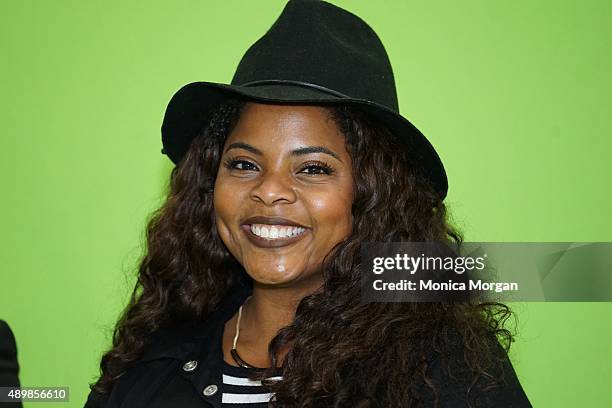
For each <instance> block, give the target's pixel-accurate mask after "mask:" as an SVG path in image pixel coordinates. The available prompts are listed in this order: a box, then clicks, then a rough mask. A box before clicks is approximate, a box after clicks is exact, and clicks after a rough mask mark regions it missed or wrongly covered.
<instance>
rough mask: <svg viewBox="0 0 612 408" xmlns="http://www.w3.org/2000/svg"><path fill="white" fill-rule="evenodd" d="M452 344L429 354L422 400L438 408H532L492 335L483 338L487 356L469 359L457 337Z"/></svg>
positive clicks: (506, 356)
mask: <svg viewBox="0 0 612 408" xmlns="http://www.w3.org/2000/svg"><path fill="white" fill-rule="evenodd" d="M453 340H454V345H453V347H452V348H451V349H450V350H449V351H448V352H447V353H444V354H442V353H436V354H432V355H431V356H430V358H429V360H428V363H427V368H426V375H427V378H428V379H429V380H428V381H427V383H428V384H424V385H423V387H421V390H422V391H423V394H424V396H425V397H426V398H425V399H427V400H430V401H431V402H435V401H437V406H438V407H440V408H463V407H466V408H467V407H474V408H484V407H496V408H530V407H531V403H530V402H529V399H528V398H527V395H526V394H525V391H524V390H523V388H522V386H521V384H520V382H519V380H518V377H517V375H516V372H515V370H514V367H513V366H512V363H511V362H510V359H509V357H508V355H507V353H506V351H505V350H504V348H503V347H502V346H501V345H500V344H499V342H498V340H497V339H496V338H495V337H494V336H493V335H490V336H488V337H487V338H486V341H487V342H489V344H490V353H488V355H487V356H484V355H483V356H472V357H471V358H468V355H469V350H468V349H467V347H466V345H465V344H464V342H463V340H462V338H461V337H460V335H459V334H456V335H454V336H453ZM434 389H435V391H434Z"/></svg>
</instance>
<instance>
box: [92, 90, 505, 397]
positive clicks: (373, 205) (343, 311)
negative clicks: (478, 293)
mask: <svg viewBox="0 0 612 408" xmlns="http://www.w3.org/2000/svg"><path fill="white" fill-rule="evenodd" d="M244 103H245V102H244V101H239V100H232V101H229V102H227V103H225V104H223V105H221V106H219V107H218V108H217V109H216V110H215V111H214V112H213V113H212V114H211V115H210V117H209V119H208V120H207V122H206V123H204V124H202V130H201V132H200V133H199V134H198V135H197V136H196V137H195V139H194V140H193V142H192V144H191V146H190V148H189V150H188V151H187V153H186V154H185V156H184V158H183V159H182V160H181V162H180V163H179V164H178V165H177V166H176V167H175V168H174V169H173V170H172V173H171V176H170V188H169V192H168V196H167V199H166V201H165V203H164V204H163V205H162V206H161V208H159V209H158V210H157V211H155V213H154V214H153V215H152V216H151V218H150V221H149V223H148V226H147V231H146V233H147V234H146V235H147V247H146V253H145V255H144V256H143V258H142V260H141V262H140V265H139V268H138V276H137V282H136V285H135V287H134V290H133V292H132V295H131V298H130V301H129V303H128V305H127V306H126V308H125V309H124V311H123V313H122V315H121V318H120V319H119V321H118V322H117V325H116V327H115V330H114V333H113V342H112V347H111V348H110V350H109V351H107V352H106V353H105V354H104V356H103V357H102V361H101V363H100V369H101V376H100V377H99V379H98V380H97V381H96V382H95V383H94V384H92V385H91V387H92V389H93V390H95V391H96V392H99V393H109V392H110V390H111V389H112V386H113V383H114V381H115V380H116V379H117V378H118V377H119V376H121V374H122V373H123V372H124V370H125V369H126V367H127V366H128V365H129V363H131V362H133V361H135V360H137V359H138V357H139V356H140V355H141V353H142V351H143V348H144V347H145V346H146V342H147V339H148V338H150V335H151V334H152V333H154V332H155V331H157V330H158V329H160V328H162V327H168V326H169V327H172V326H173V325H178V324H180V323H181V322H185V321H189V320H190V319H204V318H205V317H206V316H207V314H209V313H210V312H211V311H213V310H214V308H215V307H216V306H217V305H218V304H219V302H220V301H221V300H222V299H223V298H224V296H226V295H227V294H228V292H229V291H230V289H231V288H232V286H233V285H234V284H235V283H236V281H237V280H239V279H240V278H241V275H242V276H245V271H244V268H242V266H241V265H240V264H239V263H238V262H237V261H236V259H235V258H234V257H233V256H232V255H231V254H230V253H229V251H228V250H227V248H226V247H225V246H224V244H223V242H222V241H221V240H220V238H219V236H218V234H217V230H216V225H215V221H214V207H213V186H214V182H215V177H216V174H217V169H218V166H219V162H220V158H221V154H222V149H223V145H224V142H225V139H226V137H227V136H228V135H229V134H230V133H231V131H232V129H233V127H234V126H235V124H236V122H237V120H238V119H239V117H240V113H241V111H242V109H243V106H244ZM326 108H327V110H328V112H329V117H330V119H332V120H334V121H335V123H336V124H337V125H338V128H339V129H340V130H341V132H342V134H343V135H344V136H345V144H346V148H347V151H348V152H349V154H350V155H351V157H352V159H353V179H354V191H355V199H354V202H353V203H352V214H353V228H352V232H351V234H350V236H348V237H347V238H346V239H345V240H344V241H342V242H340V243H339V244H337V245H336V246H335V247H334V248H333V249H332V250H331V251H330V253H329V254H328V255H327V257H326V258H325V261H324V263H323V265H322V268H321V269H322V273H323V276H324V285H323V287H322V288H321V290H319V291H316V292H315V293H312V294H310V295H308V296H306V297H304V298H303V299H302V300H301V302H300V303H299V305H298V307H297V310H296V314H295V318H294V320H293V322H292V323H291V324H290V325H289V326H286V327H284V328H282V329H281V330H280V331H279V332H278V333H277V335H276V336H275V337H274V339H273V340H272V342H271V343H270V347H269V350H268V352H269V356H270V360H271V362H272V364H271V366H272V367H275V366H276V365H277V363H278V359H277V355H280V354H279V351H280V350H281V349H283V348H284V347H286V346H288V345H290V347H289V352H288V353H287V355H286V356H285V359H284V361H283V364H282V368H283V379H282V381H279V382H275V383H271V382H268V381H265V380H264V381H263V383H264V385H265V386H267V387H269V389H270V391H271V392H273V393H274V398H273V400H272V401H271V402H270V406H279V407H322V406H333V407H356V406H357V407H378V406H380V407H383V406H384V407H398V406H411V407H412V406H415V407H416V406H420V404H424V401H428V400H432V399H433V401H435V402H436V403H437V400H438V396H439V391H440V388H439V387H440V385H441V384H439V383H436V382H435V381H434V380H433V379H432V374H431V370H430V368H431V362H432V356H434V357H436V358H438V359H439V361H441V362H442V363H441V364H442V366H443V367H444V368H446V371H448V372H449V374H450V375H452V373H450V371H451V366H452V360H451V357H452V356H453V355H456V351H457V350H459V351H460V352H461V356H462V357H463V358H462V360H463V362H464V365H465V367H466V371H465V372H466V373H468V374H469V376H470V378H469V379H468V384H469V385H470V386H472V387H473V386H474V385H475V384H476V383H477V382H484V383H485V384H486V387H484V389H488V388H494V387H496V386H499V385H500V384H501V377H502V376H503V373H502V374H500V370H499V369H498V368H500V367H501V365H502V360H503V358H504V356H505V352H507V350H508V349H509V347H510V343H511V342H512V340H513V333H512V331H511V330H509V329H508V328H507V327H506V325H505V323H506V321H507V320H508V318H509V317H511V316H513V315H512V313H511V311H510V310H509V308H508V307H507V306H505V305H503V304H500V303H476V302H448V303H444V302H438V303H416V302H412V303H371V304H361V303H360V295H361V286H360V274H359V273H358V272H357V265H358V263H359V250H360V244H361V243H363V242H366V241H379V242H392V241H413V242H414V241H437V242H448V243H454V244H460V243H461V242H462V240H463V237H462V234H461V233H460V232H459V231H458V230H457V229H456V228H455V227H453V226H452V225H451V223H450V220H449V219H450V215H449V214H448V211H447V207H446V206H445V204H444V203H443V202H442V200H440V198H439V197H438V195H437V194H436V191H435V189H434V188H433V186H432V185H431V184H430V183H429V182H428V180H427V179H426V178H425V177H424V175H423V173H422V171H421V170H419V166H418V163H417V162H416V161H415V159H414V157H413V155H412V154H411V152H410V150H409V149H406V148H405V146H403V145H401V144H400V142H399V141H398V140H397V138H395V137H394V136H393V135H392V134H391V133H390V132H389V131H388V130H387V129H386V128H385V126H383V125H382V124H381V123H379V122H376V121H375V120H374V119H372V118H371V117H369V116H368V115H367V114H365V113H364V112H362V111H360V110H359V109H358V108H356V107H352V106H347V105H327V106H326ZM457 338H460V339H461V341H460V342H457ZM491 338H494V339H495V341H494V342H491V341H490V339H491ZM500 344H501V345H502V346H503V349H504V351H505V352H504V356H502V357H499V353H496V351H495V350H496V347H497V348H498V347H499V345H500ZM270 374H271V370H267V371H265V372H263V373H262V374H261V375H260V376H259V377H258V378H261V379H263V378H264V377H266V376H268V375H270ZM462 375H465V373H463V374H462ZM468 391H469V389H468ZM468 394H469V393H466V399H467V402H468V405H470V398H471V397H470V395H468Z"/></svg>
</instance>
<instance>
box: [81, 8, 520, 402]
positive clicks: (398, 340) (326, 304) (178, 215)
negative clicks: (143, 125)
mask: <svg viewBox="0 0 612 408" xmlns="http://www.w3.org/2000/svg"><path fill="white" fill-rule="evenodd" d="M306 16H308V19H306V18H305V17H306ZM306 21H307V23H305V22H306ZM356 33H359V34H360V35H356ZM322 37H325V38H322ZM288 39H289V40H288ZM296 44H299V46H300V50H301V51H302V52H297V53H296V52H295V45H296ZM313 46H314V47H316V48H312V47H313ZM326 47H327V48H326ZM271 50H273V52H272V51H271ZM279 54H282V57H283V58H282V59H283V61H284V64H275V63H274V61H271V60H274V58H276V57H271V55H275V56H278V55H279ZM322 55H323V56H325V55H327V58H322V59H319V60H317V59H318V58H320V57H321V56H322ZM325 64H331V65H329V66H328V69H322V68H325ZM340 67H350V69H349V70H348V71H346V70H341V69H340ZM348 76H352V77H353V78H352V79H350V80H348V81H347V80H346V78H347V77H348ZM162 132H163V141H164V151H165V153H166V154H168V155H169V157H170V158H171V159H172V160H173V161H174V162H175V163H176V164H177V165H176V167H175V168H174V169H173V171H172V174H171V186H170V192H169V195H168V198H167V201H166V202H165V203H164V205H163V206H162V208H161V209H160V210H159V211H158V212H157V213H156V214H155V216H154V217H153V219H152V220H151V222H150V224H149V227H148V231H147V250H148V252H147V254H146V256H145V258H144V259H143V260H142V262H141V264H140V269H139V277H138V283H137V285H136V287H135V289H134V292H133V295H132V298H131V301H130V304H129V305H128V306H127V308H126V309H125V312H124V314H123V316H122V317H121V319H120V321H119V322H118V324H117V328H116V330H115V336H114V339H113V345H112V347H111V349H110V350H109V351H108V352H107V353H106V354H105V355H104V357H103V358H102V362H101V370H102V374H101V376H100V378H99V379H98V381H97V382H96V383H95V384H93V386H92V392H91V394H90V396H89V399H88V402H87V405H86V406H88V407H119V406H124V407H125V406H129V407H138V406H147V407H174V406H180V407H201V406H213V407H221V406H232V407H241V406H242V407H263V406H268V405H269V406H276V407H404V406H410V407H419V406H422V407H430V406H441V407H468V406H474V407H505V406H508V407H510V406H512V407H529V406H530V404H529V401H528V399H527V397H526V396H525V394H524V392H523V390H522V388H521V386H520V384H519V383H518V380H517V378H516V375H515V373H514V370H513V368H512V365H511V364H510V362H509V360H508V358H507V354H506V351H507V347H509V343H510V341H511V340H512V336H511V334H510V332H509V331H508V330H506V329H505V328H504V327H503V323H504V321H505V320H506V319H507V318H508V317H509V315H510V312H509V310H508V308H507V307H505V306H504V305H501V304H471V303H423V304H422V303H389V304H385V303H372V304H364V303H362V302H361V301H360V293H361V286H360V275H359V272H358V268H357V267H358V265H359V251H360V245H361V244H362V243H363V242H366V241H385V242H389V241H441V242H459V241H461V235H460V234H459V232H458V231H456V230H455V229H454V228H453V227H452V226H451V225H449V223H448V222H447V213H446V206H445V204H444V203H443V200H444V197H445V195H446V190H447V182H446V175H445V173H444V168H443V167H442V164H441V161H440V159H439V157H438V156H437V154H436V153H435V150H433V147H431V145H430V144H429V142H427V139H425V137H424V136H423V135H422V134H421V133H420V132H419V131H418V130H417V129H416V128H415V127H414V126H413V125H412V124H410V122H408V121H407V120H406V119H405V118H403V117H402V116H401V115H400V114H399V113H398V112H397V99H396V95H395V88H394V83H393V77H392V73H391V71H390V65H389V63H388V60H387V57H386V54H385V53H384V48H382V44H380V41H379V40H378V38H377V37H376V35H375V34H374V32H373V31H372V30H371V29H370V28H369V27H368V26H367V25H366V24H365V23H364V22H363V21H362V20H360V19H358V18H357V17H356V16H354V15H352V14H350V13H348V12H346V11H344V10H342V9H339V8H337V7H334V6H332V5H330V4H328V3H325V2H318V1H290V2H289V3H288V4H287V6H286V8H285V10H284V11H283V14H282V15H281V17H280V18H279V20H278V21H277V23H275V25H274V26H273V27H272V28H271V29H270V31H269V32H268V33H267V34H266V35H265V36H264V37H263V38H262V40H260V41H258V42H257V43H256V44H255V45H254V46H253V47H252V48H251V49H250V50H249V52H247V54H246V56H245V57H244V58H243V60H242V62H241V64H240V65H239V68H238V71H237V73H236V75H235V77H234V81H233V84H232V85H221V84H212V83H194V84H190V85H188V86H186V87H184V88H183V89H181V90H180V91H179V92H177V94H176V95H175V96H174V97H173V99H172V101H171V103H170V105H169V106H168V110H167V112H166V117H165V119H164V127H163V129H162ZM500 342H501V345H500ZM502 345H503V346H505V347H502Z"/></svg>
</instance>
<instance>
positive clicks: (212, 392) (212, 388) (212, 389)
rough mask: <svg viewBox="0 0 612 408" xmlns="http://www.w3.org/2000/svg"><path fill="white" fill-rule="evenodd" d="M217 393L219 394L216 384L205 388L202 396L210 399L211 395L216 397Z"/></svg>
mask: <svg viewBox="0 0 612 408" xmlns="http://www.w3.org/2000/svg"><path fill="white" fill-rule="evenodd" d="M216 393H217V386H216V385H215V384H211V385H208V386H207V387H206V388H204V391H202V394H204V395H205V396H207V397H210V396H211V395H215V394H216Z"/></svg>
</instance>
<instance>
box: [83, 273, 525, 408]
mask: <svg viewBox="0 0 612 408" xmlns="http://www.w3.org/2000/svg"><path fill="white" fill-rule="evenodd" d="M250 294H251V288H250V286H244V285H238V286H236V288H235V290H233V291H232V292H231V294H230V295H229V296H227V297H226V298H225V299H224V300H223V301H222V302H221V303H220V305H219V307H218V308H217V309H216V311H214V312H213V313H211V314H210V315H209V316H208V317H207V318H206V319H205V321H202V322H196V323H192V324H189V325H185V326H182V327H180V328H178V329H177V328H175V329H172V330H160V331H159V332H157V333H156V334H154V335H153V336H152V338H151V341H150V342H149V346H148V347H147V348H145V351H144V352H143V355H142V357H141V358H140V359H138V360H137V361H136V362H135V363H133V364H132V365H131V366H130V368H129V369H128V370H127V371H126V372H125V373H124V374H123V375H122V376H121V377H120V378H119V379H118V380H117V381H116V382H115V384H114V386H113V389H112V391H111V393H110V394H108V395H100V394H98V393H96V392H94V391H92V392H91V393H90V394H89V397H88V399H87V402H86V404H85V408H119V407H125V408H140V407H147V408H162V407H164V408H169V407H181V408H191V407H194V408H195V407H200V408H202V407H204V408H206V407H208V408H210V407H214V408H220V407H221V396H222V392H223V390H222V372H221V370H222V367H223V350H222V338H223V328H224V324H225V322H226V321H228V320H229V319H230V318H231V317H232V316H233V315H234V314H235V313H236V312H237V311H238V308H239V307H240V305H241V304H242V303H243V302H244V300H246V298H247V297H248V296H249V295H250ZM457 361H462V359H461V358H460V357H457ZM438 366H439V365H436V364H435V362H432V364H430V367H432V370H431V377H432V378H433V382H434V383H435V384H436V385H437V386H438V388H439V389H440V393H439V399H438V407H440V408H464V407H465V408H467V407H468V405H467V402H466V392H467V389H468V388H469V387H470V384H469V382H468V381H467V379H463V378H458V379H456V380H454V379H450V378H448V377H447V376H446V375H445V374H444V371H443V370H442V369H441V367H438ZM504 372H505V379H506V386H505V387H503V388H500V389H497V390H496V391H493V392H489V393H486V394H485V395H486V397H483V398H481V399H480V400H479V401H477V403H476V405H474V406H475V407H477V408H478V407H495V408H501V407H504V408H510V407H512V408H530V407H531V404H530V403H529V400H528V399H527V396H526V395H525V393H524V391H523V389H522V387H521V385H520V383H519V381H518V379H517V377H516V374H515V372H514V369H513V368H512V365H511V364H510V361H507V363H506V366H505V367H504ZM473 389H474V391H476V392H478V390H477V386H476V387H473ZM424 406H426V407H429V406H431V407H433V406H434V405H433V395H432V399H431V401H430V402H426V404H425V405H424Z"/></svg>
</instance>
